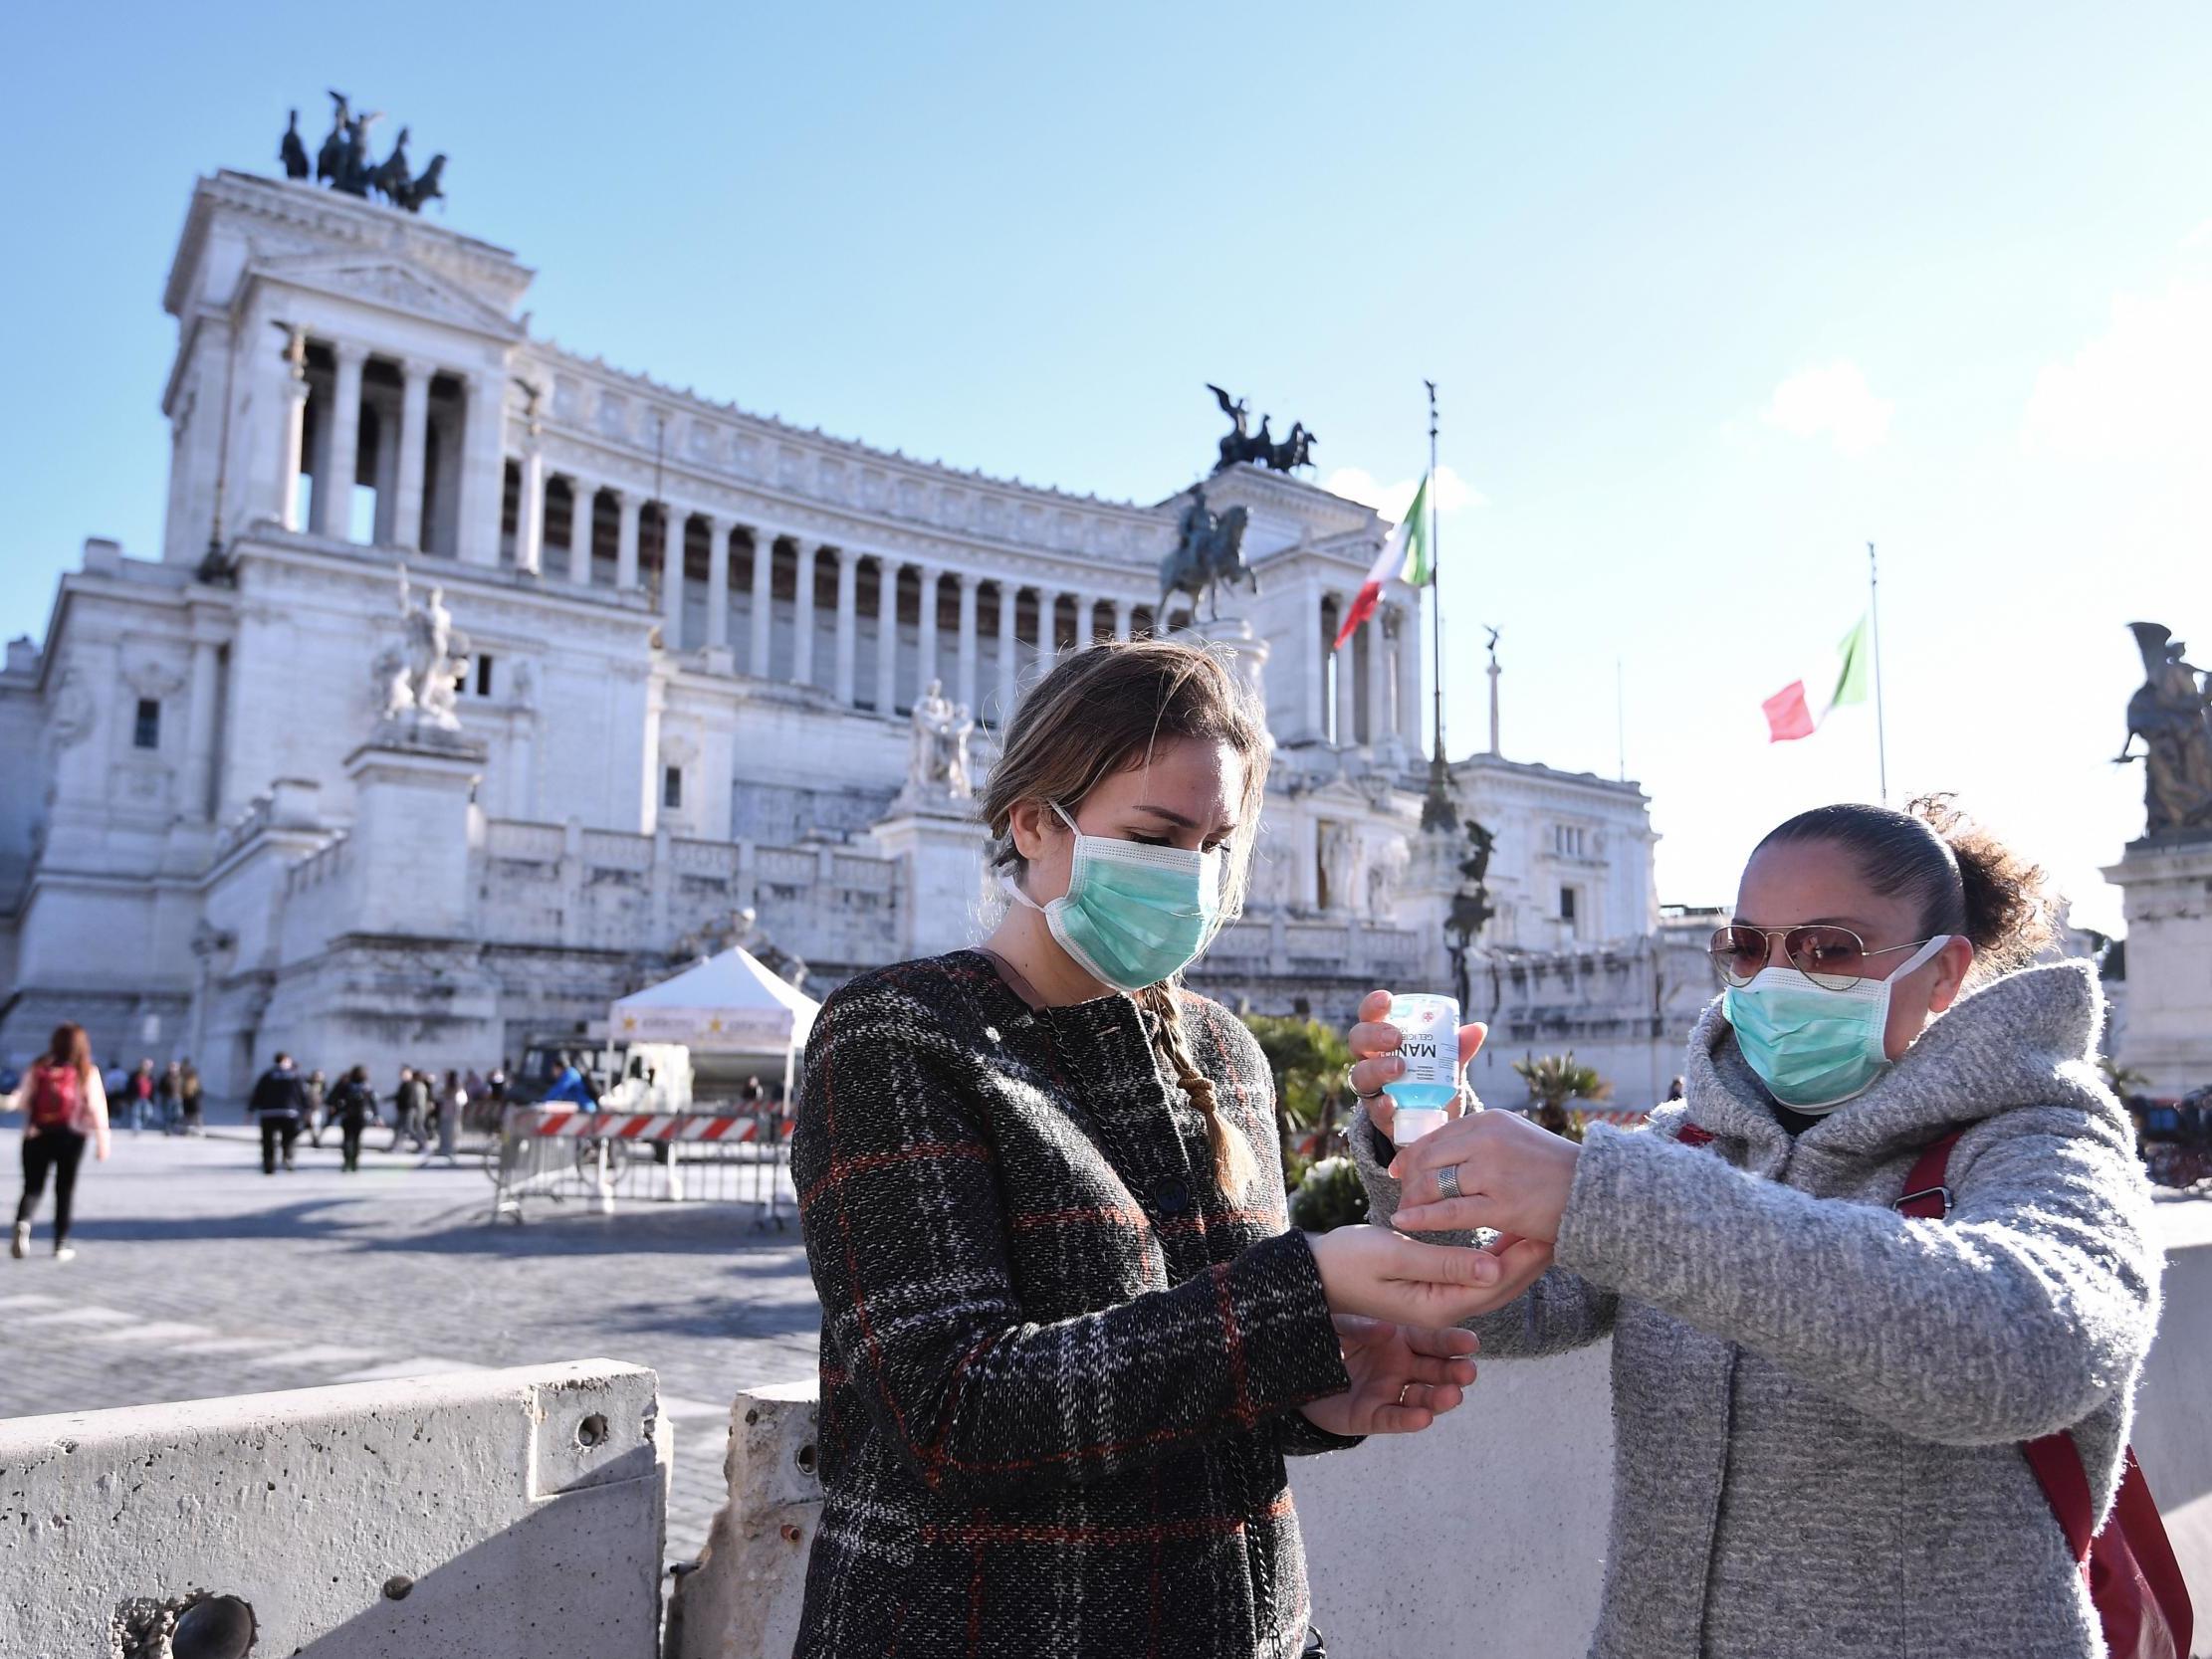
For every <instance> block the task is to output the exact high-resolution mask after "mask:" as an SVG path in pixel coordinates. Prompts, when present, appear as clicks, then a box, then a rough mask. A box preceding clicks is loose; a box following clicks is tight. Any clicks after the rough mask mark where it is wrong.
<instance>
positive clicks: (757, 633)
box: [745, 524, 775, 680]
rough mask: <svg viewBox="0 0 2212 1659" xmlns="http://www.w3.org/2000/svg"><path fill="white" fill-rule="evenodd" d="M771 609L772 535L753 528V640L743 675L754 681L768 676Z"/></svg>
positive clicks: (773, 553)
mask: <svg viewBox="0 0 2212 1659" xmlns="http://www.w3.org/2000/svg"><path fill="white" fill-rule="evenodd" d="M774 610H775V532H774V530H767V529H763V528H761V526H760V525H758V524H756V525H754V526H753V617H752V627H753V638H752V642H751V644H752V654H751V655H750V656H748V657H747V659H746V664H745V671H746V673H748V674H750V675H752V676H753V678H754V679H756V680H766V679H767V678H768V677H769V624H770V623H771V622H772V621H774Z"/></svg>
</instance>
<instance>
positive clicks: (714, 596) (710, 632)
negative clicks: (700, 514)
mask: <svg viewBox="0 0 2212 1659" xmlns="http://www.w3.org/2000/svg"><path fill="white" fill-rule="evenodd" d="M707 646H708V649H710V650H728V649H729V646H730V520H729V519H727V518H717V517H716V516H715V515H714V514H712V513H710V514H708V515H707Z"/></svg>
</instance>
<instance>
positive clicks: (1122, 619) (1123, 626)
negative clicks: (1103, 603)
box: [1114, 599, 1137, 640]
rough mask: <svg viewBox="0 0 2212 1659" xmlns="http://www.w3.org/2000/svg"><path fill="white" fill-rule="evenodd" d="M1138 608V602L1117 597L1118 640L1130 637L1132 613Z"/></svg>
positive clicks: (1116, 627)
mask: <svg viewBox="0 0 2212 1659" xmlns="http://www.w3.org/2000/svg"><path fill="white" fill-rule="evenodd" d="M1136 608H1137V607H1136V604H1135V603H1134V602H1133V601H1131V600H1128V599H1116V600H1115V601H1114V638H1116V639H1118V640H1127V639H1128V638H1129V628H1130V620H1131V613H1132V612H1134V611H1135V610H1136Z"/></svg>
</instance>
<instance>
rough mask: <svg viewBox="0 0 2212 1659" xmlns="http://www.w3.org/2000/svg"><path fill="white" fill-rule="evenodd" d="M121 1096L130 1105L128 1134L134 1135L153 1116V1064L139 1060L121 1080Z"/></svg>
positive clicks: (149, 1061)
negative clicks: (122, 1095)
mask: <svg viewBox="0 0 2212 1659" xmlns="http://www.w3.org/2000/svg"><path fill="white" fill-rule="evenodd" d="M123 1094H124V1096H125V1098H126V1099H127V1100H128V1101H129V1103H130V1133H131V1134H132V1135H136V1134H137V1133H138V1132H139V1131H140V1130H142V1129H144V1128H145V1127H146V1120H147V1119H149V1118H151V1117H152V1116H153V1062H152V1061H151V1060H141V1061H139V1062H138V1064H137V1065H136V1066H134V1067H132V1068H131V1071H130V1075H129V1076H128V1077H126V1078H124V1079H123Z"/></svg>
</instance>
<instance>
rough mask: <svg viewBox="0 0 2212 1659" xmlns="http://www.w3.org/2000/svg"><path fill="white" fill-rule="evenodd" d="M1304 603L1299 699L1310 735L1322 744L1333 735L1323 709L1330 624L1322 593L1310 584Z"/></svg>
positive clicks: (1326, 691) (1300, 639) (1302, 597)
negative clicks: (1323, 608) (1330, 733)
mask: <svg viewBox="0 0 2212 1659" xmlns="http://www.w3.org/2000/svg"><path fill="white" fill-rule="evenodd" d="M1300 600H1301V603H1300V606H1299V610H1300V614H1302V615H1303V616H1304V618H1305V625H1304V627H1303V628H1302V629H1300V630H1299V644H1298V657H1297V662H1298V674H1299V676H1300V683H1299V687H1298V695H1299V697H1300V699H1301V700H1302V702H1301V708H1302V709H1303V711H1304V715H1305V724H1306V735H1307V736H1308V737H1310V738H1312V739H1313V741H1315V742H1317V743H1318V742H1322V741H1324V740H1325V739H1326V738H1327V737H1328V735H1329V722H1328V714H1327V711H1326V710H1324V709H1323V708H1322V702H1323V700H1324V698H1326V696H1327V695H1328V690H1329V659H1328V650H1329V641H1328V639H1327V637H1326V630H1327V628H1328V625H1329V623H1328V618H1327V617H1326V616H1324V615H1323V614H1322V611H1321V592H1320V590H1319V589H1318V588H1316V587H1314V586H1313V585H1312V584H1311V583H1310V582H1309V583H1307V584H1306V587H1305V589H1304V590H1303V592H1302V593H1301V594H1300Z"/></svg>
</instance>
